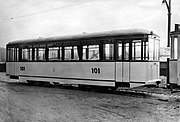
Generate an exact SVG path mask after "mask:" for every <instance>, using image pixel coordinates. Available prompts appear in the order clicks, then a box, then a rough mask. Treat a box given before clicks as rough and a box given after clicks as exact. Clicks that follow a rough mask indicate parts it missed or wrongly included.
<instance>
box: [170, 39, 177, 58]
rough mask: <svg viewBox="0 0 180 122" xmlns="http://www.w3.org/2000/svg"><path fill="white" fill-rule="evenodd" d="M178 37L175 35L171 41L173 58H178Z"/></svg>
mask: <svg viewBox="0 0 180 122" xmlns="http://www.w3.org/2000/svg"><path fill="white" fill-rule="evenodd" d="M177 42H178V39H177V37H173V39H172V42H171V58H172V59H177V58H178V57H177V51H178V45H177V44H178V43H177Z"/></svg>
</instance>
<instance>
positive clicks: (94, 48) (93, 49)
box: [89, 45, 100, 60]
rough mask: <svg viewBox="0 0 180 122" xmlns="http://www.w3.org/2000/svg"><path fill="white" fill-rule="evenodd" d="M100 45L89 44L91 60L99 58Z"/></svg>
mask: <svg viewBox="0 0 180 122" xmlns="http://www.w3.org/2000/svg"><path fill="white" fill-rule="evenodd" d="M99 59H100V58H99V45H90V46H89V60H99Z"/></svg>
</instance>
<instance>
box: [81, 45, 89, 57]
mask: <svg viewBox="0 0 180 122" xmlns="http://www.w3.org/2000/svg"><path fill="white" fill-rule="evenodd" d="M82 57H83V60H88V58H89V47H88V46H83V56H82Z"/></svg>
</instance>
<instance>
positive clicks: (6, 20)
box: [0, 1, 82, 23]
mask: <svg viewBox="0 0 180 122" xmlns="http://www.w3.org/2000/svg"><path fill="white" fill-rule="evenodd" d="M79 3H82V1H80V2H73V4H70V5H66V6H61V7H57V8H52V9H47V10H43V11H39V12H33V13H29V14H25V15H21V16H15V17H10V18H7V19H3V20H0V21H1V22H0V23H6V22H9V21H11V20H14V19H20V18H25V17H29V16H34V15H39V14H43V13H47V12H50V11H56V10H59V9H64V8H68V7H71V6H75V5H77V4H79Z"/></svg>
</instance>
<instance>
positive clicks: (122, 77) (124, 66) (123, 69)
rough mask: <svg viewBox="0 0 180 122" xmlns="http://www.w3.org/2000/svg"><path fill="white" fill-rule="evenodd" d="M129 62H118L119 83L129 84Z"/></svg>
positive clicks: (117, 76) (117, 78) (117, 75)
mask: <svg viewBox="0 0 180 122" xmlns="http://www.w3.org/2000/svg"><path fill="white" fill-rule="evenodd" d="M129 68H130V67H129V62H116V80H117V82H129V77H130V74H129V73H130V72H129Z"/></svg>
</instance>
